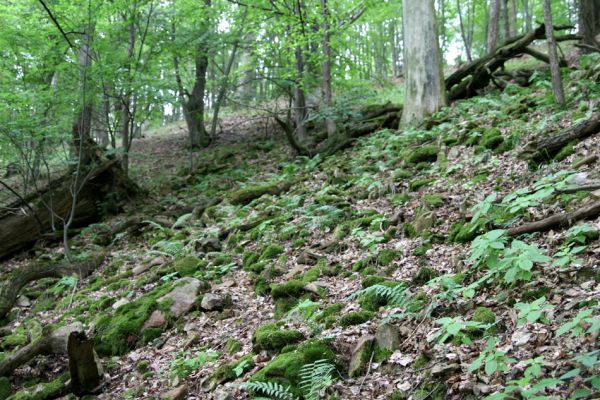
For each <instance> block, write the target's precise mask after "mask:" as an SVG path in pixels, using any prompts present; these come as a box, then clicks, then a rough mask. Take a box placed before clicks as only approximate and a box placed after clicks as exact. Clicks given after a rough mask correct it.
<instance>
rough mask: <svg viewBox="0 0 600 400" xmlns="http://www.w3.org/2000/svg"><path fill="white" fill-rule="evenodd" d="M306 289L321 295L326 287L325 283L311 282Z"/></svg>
mask: <svg viewBox="0 0 600 400" xmlns="http://www.w3.org/2000/svg"><path fill="white" fill-rule="evenodd" d="M304 290H305V291H307V292H310V293H314V294H316V295H319V296H320V295H321V294H322V293H323V291H324V290H325V287H323V284H322V283H320V282H311V283H308V284H307V285H306V286H304Z"/></svg>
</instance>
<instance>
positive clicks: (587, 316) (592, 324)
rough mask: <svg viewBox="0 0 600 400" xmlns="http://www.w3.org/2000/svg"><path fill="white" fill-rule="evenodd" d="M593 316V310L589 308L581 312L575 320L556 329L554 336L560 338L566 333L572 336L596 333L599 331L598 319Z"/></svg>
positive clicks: (599, 323)
mask: <svg viewBox="0 0 600 400" xmlns="http://www.w3.org/2000/svg"><path fill="white" fill-rule="evenodd" d="M594 315H595V313H594V310H593V309H591V308H589V309H586V310H581V311H580V312H579V313H578V314H577V315H576V316H575V318H573V319H572V320H571V321H569V322H567V323H565V324H564V325H563V326H561V327H560V328H558V330H557V331H556V336H562V335H564V334H565V333H567V332H571V335H572V336H581V335H583V334H593V333H594V332H598V331H599V330H600V318H598V317H595V316H594Z"/></svg>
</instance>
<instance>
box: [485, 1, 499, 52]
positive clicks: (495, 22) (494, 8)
mask: <svg viewBox="0 0 600 400" xmlns="http://www.w3.org/2000/svg"><path fill="white" fill-rule="evenodd" d="M501 1H503V0H491V1H490V14H489V15H490V16H489V19H488V32H487V52H488V53H491V52H493V51H494V50H495V49H496V45H497V44H498V26H499V25H500V2H501Z"/></svg>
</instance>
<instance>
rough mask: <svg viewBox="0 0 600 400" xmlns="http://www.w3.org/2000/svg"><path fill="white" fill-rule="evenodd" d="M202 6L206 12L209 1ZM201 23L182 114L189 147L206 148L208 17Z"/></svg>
mask: <svg viewBox="0 0 600 400" xmlns="http://www.w3.org/2000/svg"><path fill="white" fill-rule="evenodd" d="M204 6H205V8H206V9H207V10H208V8H209V7H210V6H211V0H204ZM205 18H206V20H205V21H203V22H202V29H201V31H200V33H199V35H200V38H199V43H198V45H197V46H196V59H195V72H194V77H195V81H194V87H193V88H192V92H191V93H189V94H188V99H187V101H186V102H185V103H184V105H183V114H184V117H185V122H186V124H187V127H188V133H189V137H190V147H192V148H198V147H206V146H208V145H209V144H210V142H211V138H210V136H209V135H208V133H207V131H206V127H205V126H204V108H205V103H204V97H205V95H206V72H207V70H208V52H209V49H210V44H209V35H210V29H211V28H210V26H211V25H210V23H209V21H208V19H209V18H208V17H205Z"/></svg>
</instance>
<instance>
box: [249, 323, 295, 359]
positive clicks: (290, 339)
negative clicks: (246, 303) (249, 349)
mask: <svg viewBox="0 0 600 400" xmlns="http://www.w3.org/2000/svg"><path fill="white" fill-rule="evenodd" d="M303 338H304V336H303V335H302V333H300V332H298V331H295V330H291V329H282V327H281V325H279V324H267V325H263V326H261V327H260V328H258V329H257V330H256V331H255V332H254V335H252V345H253V347H254V351H255V352H260V351H262V350H266V351H269V352H272V353H279V352H280V351H281V349H283V348H284V347H285V346H287V345H290V344H294V343H298V342H299V341H301V340H302V339H303Z"/></svg>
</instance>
